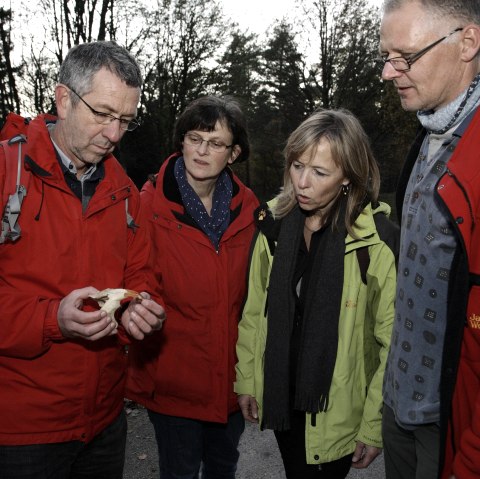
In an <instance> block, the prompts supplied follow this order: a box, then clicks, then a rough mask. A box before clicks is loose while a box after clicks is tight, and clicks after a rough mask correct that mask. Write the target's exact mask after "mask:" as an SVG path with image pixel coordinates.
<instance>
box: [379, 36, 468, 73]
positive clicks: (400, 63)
mask: <svg viewBox="0 0 480 479" xmlns="http://www.w3.org/2000/svg"><path fill="white" fill-rule="evenodd" d="M461 30H463V27H460V28H456V29H455V30H453V31H452V32H450V33H449V34H448V35H445V36H444V37H442V38H440V39H438V40H436V41H434V42H433V43H431V44H430V45H428V46H426V47H425V48H424V49H422V50H420V51H419V52H417V53H413V54H412V55H410V56H408V57H402V56H400V57H393V58H378V59H377V62H378V63H379V64H380V66H381V67H382V68H384V67H385V65H386V63H387V62H390V65H392V67H393V68H394V69H395V70H396V71H397V72H408V71H409V70H410V68H411V67H412V65H413V63H415V62H416V61H417V60H418V59H419V58H420V57H422V56H423V55H425V53H427V52H428V51H429V50H431V49H432V48H433V47H435V46H436V45H438V44H439V43H441V42H443V40H445V39H446V38H448V37H449V36H450V35H453V34H454V33H456V32H460V31H461Z"/></svg>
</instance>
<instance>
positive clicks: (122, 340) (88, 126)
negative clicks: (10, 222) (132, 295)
mask: <svg viewBox="0 0 480 479" xmlns="http://www.w3.org/2000/svg"><path fill="white" fill-rule="evenodd" d="M141 82H142V80H141V74H140V70H139V68H138V65H137V63H136V62H135V60H134V59H133V58H132V57H131V56H130V55H129V54H128V52H127V51H126V50H125V49H123V48H121V47H120V46H118V45H117V44H116V43H114V42H95V43H89V44H83V45H79V46H76V47H73V48H72V49H71V50H70V51H69V53H68V55H67V57H66V58H65V60H64V62H63V64H62V66H61V69H60V74H59V84H58V85H57V86H56V89H55V100H56V106H57V112H58V120H57V121H56V122H46V121H45V120H46V118H45V116H44V115H40V116H39V117H37V118H35V119H34V120H33V121H32V122H31V123H30V124H29V127H28V140H27V143H26V144H24V145H23V147H22V150H21V151H22V155H23V163H22V166H23V167H24V168H26V169H27V170H29V172H30V180H29V184H28V194H27V195H26V197H25V199H24V201H23V204H22V208H21V214H20V217H19V223H20V226H21V236H20V238H19V239H18V240H17V241H15V242H10V243H5V244H3V245H1V246H0V271H1V273H0V300H1V304H2V313H1V316H0V326H1V334H0V390H1V393H0V471H1V472H0V475H1V477H2V478H3V479H13V478H18V477H22V478H31V479H42V478H50V479H60V478H61V479H65V478H74V477H75V478H78V477H82V478H92V479H94V478H109V479H121V478H122V474H123V463H124V454H125V440H126V420H125V417H124V413H123V397H124V375H125V366H126V360H127V358H126V350H125V345H126V344H127V343H128V342H129V341H130V338H133V339H134V340H141V339H143V338H144V337H145V336H146V335H149V334H150V333H152V332H153V331H154V330H158V329H160V327H161V325H162V322H163V320H164V318H165V313H164V310H163V307H162V306H160V305H159V304H158V303H157V302H156V301H154V300H153V299H151V298H150V295H149V294H148V293H147V292H146V291H149V290H150V288H151V286H150V285H151V276H150V274H151V273H150V270H149V268H148V267H147V263H148V259H149V251H150V250H149V245H148V242H147V237H146V231H145V230H146V228H145V223H144V217H143V215H142V211H141V208H140V199H139V193H138V191H137V189H136V188H135V186H134V184H133V183H132V181H131V180H130V179H129V178H128V176H127V175H126V174H125V172H124V170H123V168H122V167H121V165H120V164H119V163H118V162H117V160H116V159H115V158H114V157H113V155H112V151H113V149H114V148H115V146H116V145H117V144H118V143H119V141H120V139H121V138H122V136H123V135H124V134H125V132H126V131H131V130H133V129H135V128H136V127H137V126H138V123H137V121H136V120H135V116H136V113H137V104H138V101H139V97H140V87H141ZM6 147H7V146H5V148H6ZM3 155H4V150H3V149H2V148H0V185H4V181H5V158H4V157H3ZM132 218H133V221H132ZM137 226H138V227H137ZM107 288H113V289H130V290H135V291H138V292H141V293H140V295H138V297H137V298H136V299H135V300H134V301H131V302H130V303H124V304H122V306H121V307H120V308H118V310H117V312H116V313H115V314H114V313H113V311H109V312H107V311H103V310H100V309H99V307H98V305H97V303H96V302H95V301H94V300H93V299H92V298H91V296H92V295H95V293H97V292H98V291H99V290H104V289H107Z"/></svg>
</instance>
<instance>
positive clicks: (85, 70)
mask: <svg viewBox="0 0 480 479" xmlns="http://www.w3.org/2000/svg"><path fill="white" fill-rule="evenodd" d="M102 68H107V69H108V70H110V72H112V73H113V74H114V75H116V76H118V78H120V80H122V81H123V82H124V83H126V84H127V85H128V86H130V87H133V88H140V87H141V86H142V74H141V72H140V67H139V65H138V63H137V61H136V60H135V58H133V56H132V55H131V54H130V53H129V52H128V51H127V50H126V49H125V48H123V47H121V46H120V45H118V44H117V43H116V42H113V41H98V42H90V43H82V44H80V45H75V46H74V47H72V48H71V49H70V50H69V51H68V53H67V56H66V57H65V60H64V61H63V63H62V65H61V67H60V73H59V76H58V81H59V83H63V84H64V85H66V86H68V87H70V88H72V89H73V90H75V91H76V92H77V93H78V94H79V95H80V96H82V95H85V94H86V93H89V91H90V89H91V86H92V82H93V77H94V76H95V74H96V73H98V71H99V70H101V69H102Z"/></svg>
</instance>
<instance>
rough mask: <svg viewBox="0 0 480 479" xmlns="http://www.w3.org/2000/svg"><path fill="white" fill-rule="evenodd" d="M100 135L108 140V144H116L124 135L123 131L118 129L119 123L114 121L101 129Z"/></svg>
mask: <svg viewBox="0 0 480 479" xmlns="http://www.w3.org/2000/svg"><path fill="white" fill-rule="evenodd" d="M102 133H103V136H105V137H106V138H108V141H110V143H113V144H117V143H118V142H119V141H120V139H121V138H122V136H123V135H124V134H125V130H122V129H121V128H120V122H119V121H118V120H114V121H112V122H110V123H109V124H108V125H105V126H104V127H103V132H102Z"/></svg>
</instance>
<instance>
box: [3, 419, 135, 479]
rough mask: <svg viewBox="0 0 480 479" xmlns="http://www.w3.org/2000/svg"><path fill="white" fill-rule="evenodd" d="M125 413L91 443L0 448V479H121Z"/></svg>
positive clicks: (123, 459) (61, 443)
mask: <svg viewBox="0 0 480 479" xmlns="http://www.w3.org/2000/svg"><path fill="white" fill-rule="evenodd" d="M126 439H127V420H126V417H125V413H124V412H122V413H121V414H120V416H119V417H118V418H117V419H116V420H115V421H114V422H113V423H112V424H111V425H110V426H108V427H107V428H105V429H104V430H103V431H102V432H101V433H100V434H98V435H97V436H96V437H95V438H94V439H93V440H92V441H91V442H89V443H88V444H85V443H84V442H81V441H68V442H60V443H53V444H33V445H27V446H0V477H1V478H2V479H99V478H102V479H122V476H123V465H124V462H125V444H126Z"/></svg>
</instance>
